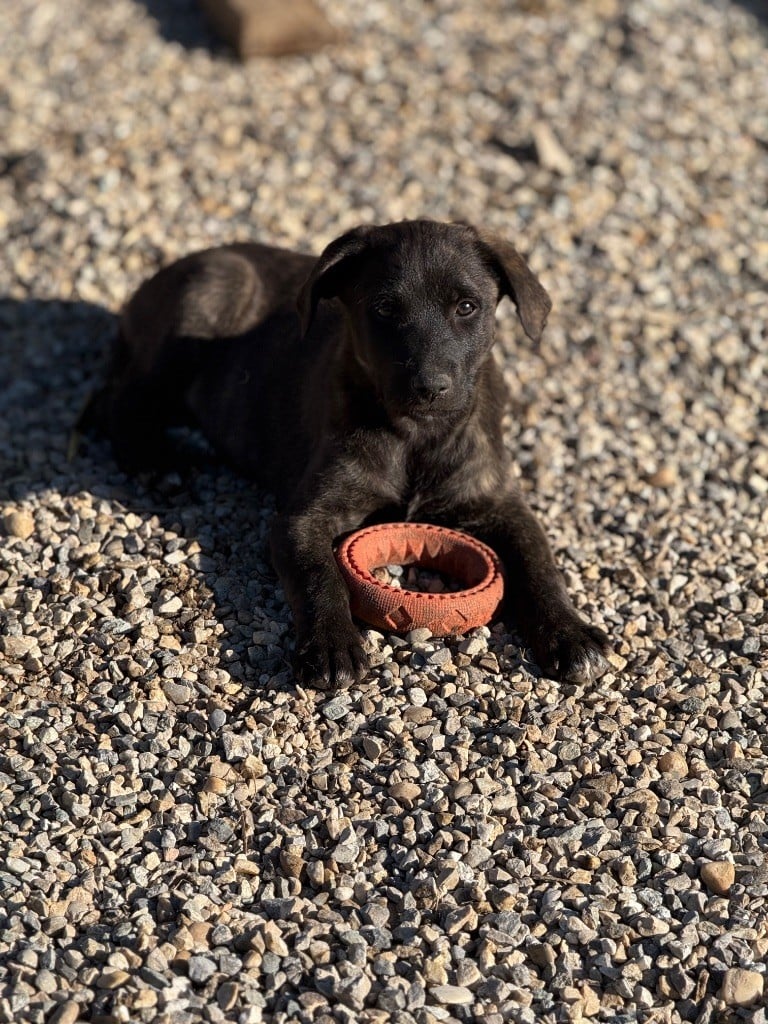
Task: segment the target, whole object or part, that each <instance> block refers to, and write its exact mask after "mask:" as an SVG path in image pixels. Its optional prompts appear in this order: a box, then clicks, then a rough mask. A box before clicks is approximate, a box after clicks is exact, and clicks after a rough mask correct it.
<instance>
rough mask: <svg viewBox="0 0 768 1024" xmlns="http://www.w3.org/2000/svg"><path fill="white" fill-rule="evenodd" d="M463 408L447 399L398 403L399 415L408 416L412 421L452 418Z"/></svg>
mask: <svg viewBox="0 0 768 1024" xmlns="http://www.w3.org/2000/svg"><path fill="white" fill-rule="evenodd" d="M460 411H461V408H460V406H458V405H457V404H456V403H455V402H447V401H446V400H445V399H441V398H433V399H428V400H427V399H414V398H409V399H406V400H405V401H401V402H399V403H397V414H398V415H400V416H407V417H408V418H409V419H412V420H435V419H438V418H440V417H451V416H454V415H455V414H456V413H458V412H460Z"/></svg>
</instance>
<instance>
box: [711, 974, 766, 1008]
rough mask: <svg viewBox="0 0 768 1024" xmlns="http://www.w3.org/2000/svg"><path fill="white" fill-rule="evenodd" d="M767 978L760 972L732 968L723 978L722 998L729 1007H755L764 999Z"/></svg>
mask: <svg viewBox="0 0 768 1024" xmlns="http://www.w3.org/2000/svg"><path fill="white" fill-rule="evenodd" d="M764 988H765V978H764V976H763V975H762V974H760V973H759V972H758V971H750V970H747V969H746V968H744V967H731V968H729V969H728V970H727V971H726V972H725V975H724V977H723V985H722V988H721V989H720V998H721V999H722V1000H723V1002H724V1003H726V1004H727V1005H728V1006H754V1004H755V1003H757V1002H758V1001H759V1000H760V999H762V997H763V990H764Z"/></svg>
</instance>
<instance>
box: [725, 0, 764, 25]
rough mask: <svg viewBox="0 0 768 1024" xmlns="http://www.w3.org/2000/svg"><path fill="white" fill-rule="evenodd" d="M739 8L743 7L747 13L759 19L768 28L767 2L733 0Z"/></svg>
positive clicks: (762, 0)
mask: <svg viewBox="0 0 768 1024" xmlns="http://www.w3.org/2000/svg"><path fill="white" fill-rule="evenodd" d="M733 2H734V3H735V4H736V6H737V7H743V8H744V10H745V11H749V13H750V14H751V15H752V16H753V17H755V18H757V20H758V21H760V22H762V23H763V25H764V26H766V27H768V3H766V0H733Z"/></svg>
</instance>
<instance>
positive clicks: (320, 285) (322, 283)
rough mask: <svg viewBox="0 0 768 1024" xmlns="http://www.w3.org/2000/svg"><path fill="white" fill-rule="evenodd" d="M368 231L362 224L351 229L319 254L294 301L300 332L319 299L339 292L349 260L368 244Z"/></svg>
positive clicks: (306, 325) (369, 229)
mask: <svg viewBox="0 0 768 1024" xmlns="http://www.w3.org/2000/svg"><path fill="white" fill-rule="evenodd" d="M372 230H373V229H372V228H371V227H368V226H365V225H364V226H362V227H359V228H352V230H351V231H347V232H346V233H345V234H343V235H341V236H340V237H339V238H336V239H335V240H334V241H333V242H331V243H330V245H328V246H327V247H326V248H325V249H324V250H323V252H322V254H321V255H320V256H319V258H318V260H317V263H315V265H314V267H313V268H312V273H311V274H310V275H309V277H308V278H307V280H306V281H305V283H304V285H303V287H302V289H301V291H300V292H299V297H298V300H297V305H298V309H299V316H300V317H301V330H302V333H303V334H306V332H307V331H308V330H309V328H310V325H311V324H312V320H313V319H314V316H315V311H316V310H317V304H318V302H319V301H320V299H332V298H333V297H334V296H335V295H338V294H339V290H340V288H341V287H342V284H343V282H344V279H345V276H346V274H347V273H348V271H349V270H350V266H349V261H350V260H351V259H353V258H354V257H355V256H359V255H360V253H361V252H363V250H364V249H366V248H367V247H368V237H369V235H370V233H371V231H372Z"/></svg>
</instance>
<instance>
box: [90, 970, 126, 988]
mask: <svg viewBox="0 0 768 1024" xmlns="http://www.w3.org/2000/svg"><path fill="white" fill-rule="evenodd" d="M130 977H131V976H130V974H129V973H128V972H127V971H119V970H118V971H103V972H102V973H101V974H100V975H99V976H98V978H97V979H96V987H97V988H104V989H113V988H120V987H121V986H122V985H124V984H125V983H126V981H129V980H130Z"/></svg>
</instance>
